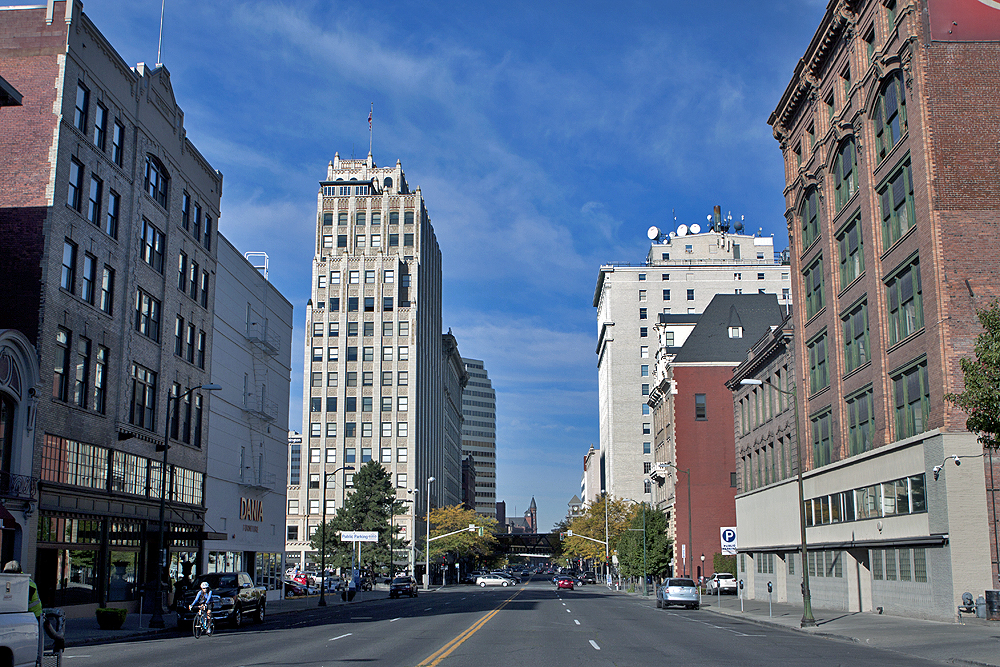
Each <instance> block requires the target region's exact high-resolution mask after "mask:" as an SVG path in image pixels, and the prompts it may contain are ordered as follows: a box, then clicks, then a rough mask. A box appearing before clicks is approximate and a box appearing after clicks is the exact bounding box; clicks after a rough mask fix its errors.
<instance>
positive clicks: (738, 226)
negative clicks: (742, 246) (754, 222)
mask: <svg viewBox="0 0 1000 667" xmlns="http://www.w3.org/2000/svg"><path fill="white" fill-rule="evenodd" d="M733 229H735V230H736V231H737V232H742V231H743V221H742V220H737V221H736V224H735V225H733Z"/></svg>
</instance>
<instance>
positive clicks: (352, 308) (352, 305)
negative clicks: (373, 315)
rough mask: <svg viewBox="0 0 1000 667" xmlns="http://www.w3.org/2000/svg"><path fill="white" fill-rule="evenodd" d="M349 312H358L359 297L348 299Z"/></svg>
mask: <svg viewBox="0 0 1000 667" xmlns="http://www.w3.org/2000/svg"><path fill="white" fill-rule="evenodd" d="M347 312H349V313H356V312H358V297H356V296H349V297H347Z"/></svg>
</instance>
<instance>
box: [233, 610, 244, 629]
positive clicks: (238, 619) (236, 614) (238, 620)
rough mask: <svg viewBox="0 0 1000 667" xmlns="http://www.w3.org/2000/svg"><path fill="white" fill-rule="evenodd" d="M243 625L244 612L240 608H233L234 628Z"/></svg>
mask: <svg viewBox="0 0 1000 667" xmlns="http://www.w3.org/2000/svg"><path fill="white" fill-rule="evenodd" d="M241 625H243V610H242V609H240V608H239V607H238V606H237V607H234V608H233V627H234V628H238V627H240V626H241Z"/></svg>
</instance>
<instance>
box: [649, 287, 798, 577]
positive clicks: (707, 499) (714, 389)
mask: <svg viewBox="0 0 1000 667" xmlns="http://www.w3.org/2000/svg"><path fill="white" fill-rule="evenodd" d="M782 317H783V308H782V307H781V306H779V305H778V297H777V296H776V295H774V294H746V295H743V294H717V295H716V296H715V298H713V299H712V301H711V302H710V303H709V304H708V307H707V308H706V309H705V312H704V313H703V314H702V315H701V317H700V318H699V319H698V324H697V325H695V327H694V329H693V330H692V331H691V333H690V335H688V337H687V340H686V341H685V342H684V345H683V346H682V347H681V348H680V350H678V351H676V354H672V355H671V356H670V357H667V356H666V355H663V354H660V353H659V352H658V354H657V365H656V368H655V371H654V378H653V379H654V385H653V390H652V391H651V392H650V396H649V405H650V407H651V408H652V411H653V426H654V428H655V430H656V433H655V439H656V440H655V441H656V443H657V445H659V446H657V447H656V448H655V450H654V456H655V460H654V462H653V463H652V464H651V465H650V466H649V467H647V468H646V470H645V473H646V475H647V476H649V477H651V478H652V480H653V481H654V482H655V484H654V486H655V487H656V491H655V492H654V494H653V495H654V497H656V498H662V499H663V501H662V502H660V503H658V504H657V508H658V509H660V510H661V511H663V512H664V513H665V514H666V517H667V534H668V536H669V537H670V538H671V539H672V540H673V541H674V572H675V573H681V572H683V573H685V574H686V575H687V576H694V577H697V576H701V575H702V574H711V573H712V571H713V569H714V568H713V563H714V554H716V553H720V551H721V542H720V528H724V527H732V526H735V525H736V504H735V500H734V499H735V496H736V464H735V462H734V458H733V448H734V440H733V432H734V431H733V411H732V401H733V398H732V394H731V393H730V391H729V389H727V388H726V381H727V380H729V379H730V378H731V377H732V375H733V369H734V368H736V366H738V365H739V363H740V362H741V361H742V360H743V359H744V358H746V350H747V346H748V343H749V342H750V341H755V340H758V339H759V338H760V337H761V336H762V335H763V334H764V333H765V332H766V331H768V330H769V329H770V327H772V326H776V325H777V324H779V323H780V322H781V320H782ZM669 326H670V324H669V323H663V324H660V325H658V328H659V329H665V328H667V327H669ZM663 349H669V348H666V347H664V348H663ZM688 484H690V495H689V494H688V488H689V487H688ZM689 497H690V504H689V503H688V499H689ZM689 529H690V530H689ZM702 554H704V555H705V564H704V566H702V564H701V555H702ZM703 567H704V568H707V571H705V570H703Z"/></svg>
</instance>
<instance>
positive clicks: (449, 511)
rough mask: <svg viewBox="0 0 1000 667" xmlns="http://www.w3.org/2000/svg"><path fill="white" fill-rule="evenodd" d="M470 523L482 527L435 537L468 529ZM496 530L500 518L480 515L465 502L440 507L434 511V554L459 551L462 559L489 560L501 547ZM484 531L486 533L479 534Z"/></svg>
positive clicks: (432, 546) (432, 515) (432, 547)
mask: <svg viewBox="0 0 1000 667" xmlns="http://www.w3.org/2000/svg"><path fill="white" fill-rule="evenodd" d="M470 525H475V526H476V527H477V528H481V529H482V530H481V531H479V530H477V531H476V532H472V531H470V530H465V531H464V532H461V533H456V534H455V535H448V537H442V538H441V539H439V540H435V539H434V537H435V536H437V535H447V534H448V533H452V532H455V531H456V530H462V529H468V527H469V526H470ZM496 529H497V520H496V519H493V518H490V517H486V516H483V515H482V514H476V512H475V511H473V510H469V509H465V508H464V507H462V506H461V505H452V506H450V507H437V508H435V509H433V510H431V540H432V541H431V543H430V544H431V551H430V557H431V559H434V560H436V559H437V558H438V556H441V555H443V554H446V553H453V554H457V555H458V557H459V558H472V559H477V560H488V559H489V558H491V557H492V556H493V553H494V551H495V550H496V547H497V538H496V537H495V536H494V533H495V532H496ZM480 532H482V535H480V534H479V533H480ZM425 539H426V538H425Z"/></svg>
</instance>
